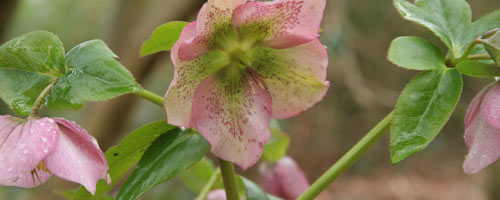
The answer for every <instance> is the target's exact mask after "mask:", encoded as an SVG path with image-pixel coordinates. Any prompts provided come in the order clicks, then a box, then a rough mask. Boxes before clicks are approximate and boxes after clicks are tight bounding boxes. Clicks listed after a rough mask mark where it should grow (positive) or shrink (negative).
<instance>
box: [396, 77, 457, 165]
mask: <svg viewBox="0 0 500 200" xmlns="http://www.w3.org/2000/svg"><path fill="white" fill-rule="evenodd" d="M461 92H462V77H461V75H460V73H459V72H458V70H456V69H446V68H445V69H442V70H433V71H427V72H423V73H422V74H420V75H418V76H416V77H415V78H414V79H413V80H411V81H410V83H409V84H408V85H407V86H406V87H405V89H404V90H403V92H402V93H401V96H400V97H399V99H398V102H397V105H396V108H395V111H394V119H393V121H392V127H391V161H392V163H393V164H395V163H398V162H400V161H401V160H403V159H405V158H407V157H408V156H410V155H412V154H414V153H416V152H418V151H420V150H422V149H423V148H425V147H426V146H427V145H428V144H429V143H430V142H431V141H432V140H433V139H434V138H435V137H436V136H437V134H438V133H439V131H440V130H441V129H442V128H443V126H444V125H445V124H446V122H447V121H448V118H449V117H450V115H451V113H452V112H453V110H454V109H455V106H456V105H457V102H458V100H459V98H460V94H461Z"/></svg>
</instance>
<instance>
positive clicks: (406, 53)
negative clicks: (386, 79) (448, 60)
mask: <svg viewBox="0 0 500 200" xmlns="http://www.w3.org/2000/svg"><path fill="white" fill-rule="evenodd" d="M388 58H389V61H391V62H392V63H394V64H395V65H398V66H400V67H403V68H407V69H414V70H431V69H437V68H440V67H441V65H444V64H445V56H444V54H443V52H441V49H440V48H439V47H438V46H436V45H434V44H432V43H431V42H429V41H427V40H425V39H422V38H419V37H411V36H404V37H398V38H396V39H394V40H393V41H392V43H391V46H390V48H389V56H388Z"/></svg>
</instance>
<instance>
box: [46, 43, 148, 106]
mask: <svg viewBox="0 0 500 200" xmlns="http://www.w3.org/2000/svg"><path fill="white" fill-rule="evenodd" d="M116 57H117V56H116V55H115V54H114V53H113V52H112V51H111V50H110V49H109V48H108V47H107V46H106V44H105V43H104V42H103V41H101V40H91V41H87V42H84V43H81V44H79V45H77V46H76V47H74V48H73V49H71V50H70V51H69V52H68V54H67V55H66V66H67V71H66V73H65V74H64V75H63V76H61V77H60V78H59V81H58V82H57V84H56V85H55V86H54V88H53V89H52V91H51V92H50V93H49V95H48V106H49V107H50V108H54V109H68V108H69V109H78V108H81V107H82V106H83V103H84V102H85V101H103V100H108V99H111V98H114V97H117V96H120V95H123V94H126V93H131V92H135V91H139V89H140V87H139V85H138V84H137V83H136V82H135V80H134V78H133V77H132V74H130V72H129V71H128V70H127V69H126V68H125V67H123V66H122V65H121V64H120V62H118V61H117V60H115V58H116Z"/></svg>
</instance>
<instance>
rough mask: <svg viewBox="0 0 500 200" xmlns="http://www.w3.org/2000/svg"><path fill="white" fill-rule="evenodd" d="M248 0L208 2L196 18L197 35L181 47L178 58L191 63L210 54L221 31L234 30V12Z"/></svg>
mask: <svg viewBox="0 0 500 200" xmlns="http://www.w3.org/2000/svg"><path fill="white" fill-rule="evenodd" d="M245 2H246V0H208V2H207V3H205V4H204V5H203V7H202V8H201V10H200V12H199V13H198V17H197V18H196V28H195V35H193V37H192V38H191V39H190V40H186V41H183V42H182V43H181V45H180V49H179V54H178V57H179V58H180V59H181V60H185V61H189V60H193V59H196V58H198V57H200V56H202V55H204V54H205V53H207V52H208V50H209V47H210V46H212V45H214V42H215V40H216V39H217V36H218V35H217V34H218V33H221V32H224V31H221V30H229V29H232V24H231V16H232V14H233V10H234V9H235V8H236V7H238V6H239V5H241V4H244V3H245Z"/></svg>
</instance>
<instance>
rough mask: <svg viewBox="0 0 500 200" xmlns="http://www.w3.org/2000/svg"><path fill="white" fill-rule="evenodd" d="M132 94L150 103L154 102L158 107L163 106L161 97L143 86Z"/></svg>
mask: <svg viewBox="0 0 500 200" xmlns="http://www.w3.org/2000/svg"><path fill="white" fill-rule="evenodd" d="M134 94H135V96H138V97H141V98H143V99H146V100H148V101H150V102H151V103H154V104H156V105H158V106H160V107H163V97H161V96H158V95H157V94H155V93H152V92H150V91H148V90H146V89H144V88H142V89H141V90H139V91H137V92H135V93H134Z"/></svg>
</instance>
